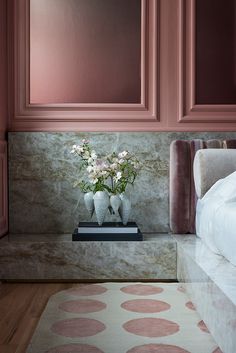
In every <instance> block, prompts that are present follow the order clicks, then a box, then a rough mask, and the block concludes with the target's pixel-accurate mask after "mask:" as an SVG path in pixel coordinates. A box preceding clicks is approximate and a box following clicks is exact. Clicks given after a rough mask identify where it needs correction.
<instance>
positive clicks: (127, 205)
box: [119, 193, 131, 226]
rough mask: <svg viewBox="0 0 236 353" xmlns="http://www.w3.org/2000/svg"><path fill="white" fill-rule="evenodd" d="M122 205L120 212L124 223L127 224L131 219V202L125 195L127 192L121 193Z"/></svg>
mask: <svg viewBox="0 0 236 353" xmlns="http://www.w3.org/2000/svg"><path fill="white" fill-rule="evenodd" d="M120 199H121V205H120V208H119V214H120V217H121V220H122V223H123V224H124V225H125V226H126V225H127V223H128V220H129V215H130V211H131V202H130V199H129V198H128V197H127V196H126V195H125V193H122V194H120Z"/></svg>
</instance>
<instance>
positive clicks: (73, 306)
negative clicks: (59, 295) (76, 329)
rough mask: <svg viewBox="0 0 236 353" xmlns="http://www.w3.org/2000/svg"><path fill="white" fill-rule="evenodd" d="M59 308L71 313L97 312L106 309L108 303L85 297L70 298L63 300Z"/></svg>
mask: <svg viewBox="0 0 236 353" xmlns="http://www.w3.org/2000/svg"><path fill="white" fill-rule="evenodd" d="M59 308H60V309H61V310H63V311H66V312H69V313H76V314H81V313H95V312H97V311H101V310H104V309H106V304H105V303H103V302H100V301H98V300H92V299H83V300H70V301H66V302H63V303H61V304H60V305H59Z"/></svg>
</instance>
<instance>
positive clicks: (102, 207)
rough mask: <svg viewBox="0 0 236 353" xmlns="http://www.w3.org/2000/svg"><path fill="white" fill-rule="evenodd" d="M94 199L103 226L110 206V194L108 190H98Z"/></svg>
mask: <svg viewBox="0 0 236 353" xmlns="http://www.w3.org/2000/svg"><path fill="white" fill-rule="evenodd" d="M93 199H94V206H95V213H96V217H97V221H98V224H99V225H100V226H101V225H102V224H103V222H104V220H105V217H106V213H107V210H108V206H109V204H110V201H109V196H108V193H107V192H106V191H97V192H96V193H95V195H94V196H93Z"/></svg>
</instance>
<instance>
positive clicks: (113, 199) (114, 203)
mask: <svg viewBox="0 0 236 353" xmlns="http://www.w3.org/2000/svg"><path fill="white" fill-rule="evenodd" d="M110 205H111V208H112V210H113V212H114V214H115V215H117V214H118V210H119V207H120V205H121V199H120V196H119V195H111V196H110Z"/></svg>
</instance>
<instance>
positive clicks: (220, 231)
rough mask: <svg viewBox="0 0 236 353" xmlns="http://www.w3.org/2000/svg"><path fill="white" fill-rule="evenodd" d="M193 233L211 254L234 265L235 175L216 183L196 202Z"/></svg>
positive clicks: (235, 225)
mask: <svg viewBox="0 0 236 353" xmlns="http://www.w3.org/2000/svg"><path fill="white" fill-rule="evenodd" d="M196 233H197V235H198V236H199V237H200V238H201V239H202V241H203V242H204V243H205V244H206V245H207V246H208V247H209V248H210V249H211V250H212V251H213V252H214V253H216V254H220V255H223V256H224V257H225V258H226V259H227V260H228V261H230V262H231V263H232V264H233V265H235V266H236V172H234V173H232V174H230V175H229V176H227V177H226V178H224V179H220V180H218V181H217V182H216V183H215V184H214V185H213V186H212V187H211V189H210V190H209V191H208V192H207V193H206V194H205V195H204V196H203V198H202V199H199V200H198V203H197V212H196Z"/></svg>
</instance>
